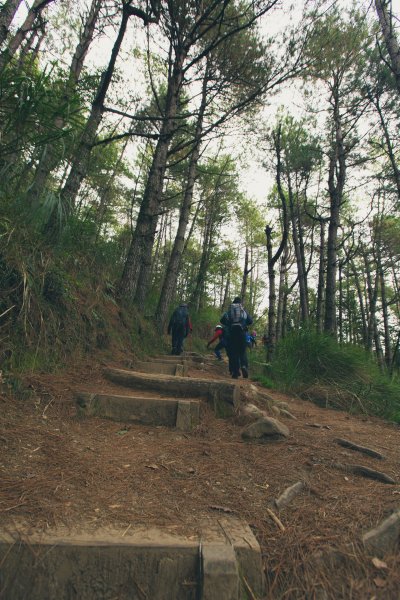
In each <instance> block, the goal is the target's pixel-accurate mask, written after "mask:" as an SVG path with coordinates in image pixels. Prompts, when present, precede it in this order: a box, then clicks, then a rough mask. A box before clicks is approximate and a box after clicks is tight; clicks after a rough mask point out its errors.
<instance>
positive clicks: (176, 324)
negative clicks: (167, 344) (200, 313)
mask: <svg viewBox="0 0 400 600" xmlns="http://www.w3.org/2000/svg"><path fill="white" fill-rule="evenodd" d="M191 332H192V323H191V321H190V317H189V309H188V305H187V304H185V303H184V302H181V303H180V305H179V306H178V307H177V308H176V309H175V310H174V312H173V313H172V316H171V318H170V320H169V323H168V335H170V334H171V335H172V351H171V354H174V355H176V356H179V355H180V354H182V352H183V342H184V340H185V338H186V337H187V336H188V335H189V333H191Z"/></svg>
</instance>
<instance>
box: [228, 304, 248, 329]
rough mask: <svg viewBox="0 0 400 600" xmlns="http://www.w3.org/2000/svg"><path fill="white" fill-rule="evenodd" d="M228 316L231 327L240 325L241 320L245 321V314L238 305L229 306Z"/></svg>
mask: <svg viewBox="0 0 400 600" xmlns="http://www.w3.org/2000/svg"><path fill="white" fill-rule="evenodd" d="M228 314H229V320H230V322H231V323H232V325H241V324H242V320H243V319H245V312H244V310H243V308H242V307H241V305H240V304H231V305H230V307H229V312H228Z"/></svg>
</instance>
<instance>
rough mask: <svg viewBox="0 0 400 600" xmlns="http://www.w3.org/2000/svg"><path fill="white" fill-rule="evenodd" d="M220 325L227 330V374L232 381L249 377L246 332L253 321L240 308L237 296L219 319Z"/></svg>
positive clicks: (240, 304) (241, 307)
mask: <svg viewBox="0 0 400 600" xmlns="http://www.w3.org/2000/svg"><path fill="white" fill-rule="evenodd" d="M221 323H222V325H225V326H226V328H227V334H228V335H227V352H228V358H229V372H230V373H231V375H232V377H233V379H237V378H238V377H239V376H240V370H241V371H242V375H243V377H245V378H246V377H248V376H249V367H248V362H247V356H246V346H247V344H246V331H247V327H248V325H251V324H252V323H253V319H252V318H251V317H250V315H248V314H247V312H246V311H245V310H244V308H243V306H242V301H241V299H240V298H239V297H238V296H237V297H236V298H235V299H234V301H233V302H232V304H231V305H230V307H229V309H228V310H227V311H226V313H224V314H223V315H222V317H221Z"/></svg>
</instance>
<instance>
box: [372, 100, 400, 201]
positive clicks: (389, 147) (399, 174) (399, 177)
mask: <svg viewBox="0 0 400 600" xmlns="http://www.w3.org/2000/svg"><path fill="white" fill-rule="evenodd" d="M371 101H372V103H373V105H374V106H375V108H376V110H377V113H378V115H379V120H380V122H381V126H382V131H383V135H384V138H385V143H386V151H387V155H388V157H389V160H390V164H391V166H392V172H393V179H394V182H395V184H396V189H397V195H398V197H399V199H400V171H399V167H398V166H397V159H396V155H395V151H394V149H393V144H392V140H391V139H390V135H389V130H388V127H387V123H386V121H385V118H384V116H383V112H382V108H381V106H380V103H379V96H378V95H376V96H375V97H374V98H372V97H371Z"/></svg>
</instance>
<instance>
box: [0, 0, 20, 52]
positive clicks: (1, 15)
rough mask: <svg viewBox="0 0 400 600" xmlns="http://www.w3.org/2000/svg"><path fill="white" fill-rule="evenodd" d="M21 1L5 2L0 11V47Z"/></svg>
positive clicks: (9, 0)
mask: <svg viewBox="0 0 400 600" xmlns="http://www.w3.org/2000/svg"><path fill="white" fill-rule="evenodd" d="M21 2H22V0H6V2H5V3H4V4H3V7H2V8H1V10H0V46H1V45H2V43H3V42H4V40H5V39H6V37H7V35H8V32H9V30H10V25H11V23H12V20H13V18H14V16H15V13H16V12H17V10H18V8H19V5H20V4H21Z"/></svg>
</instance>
